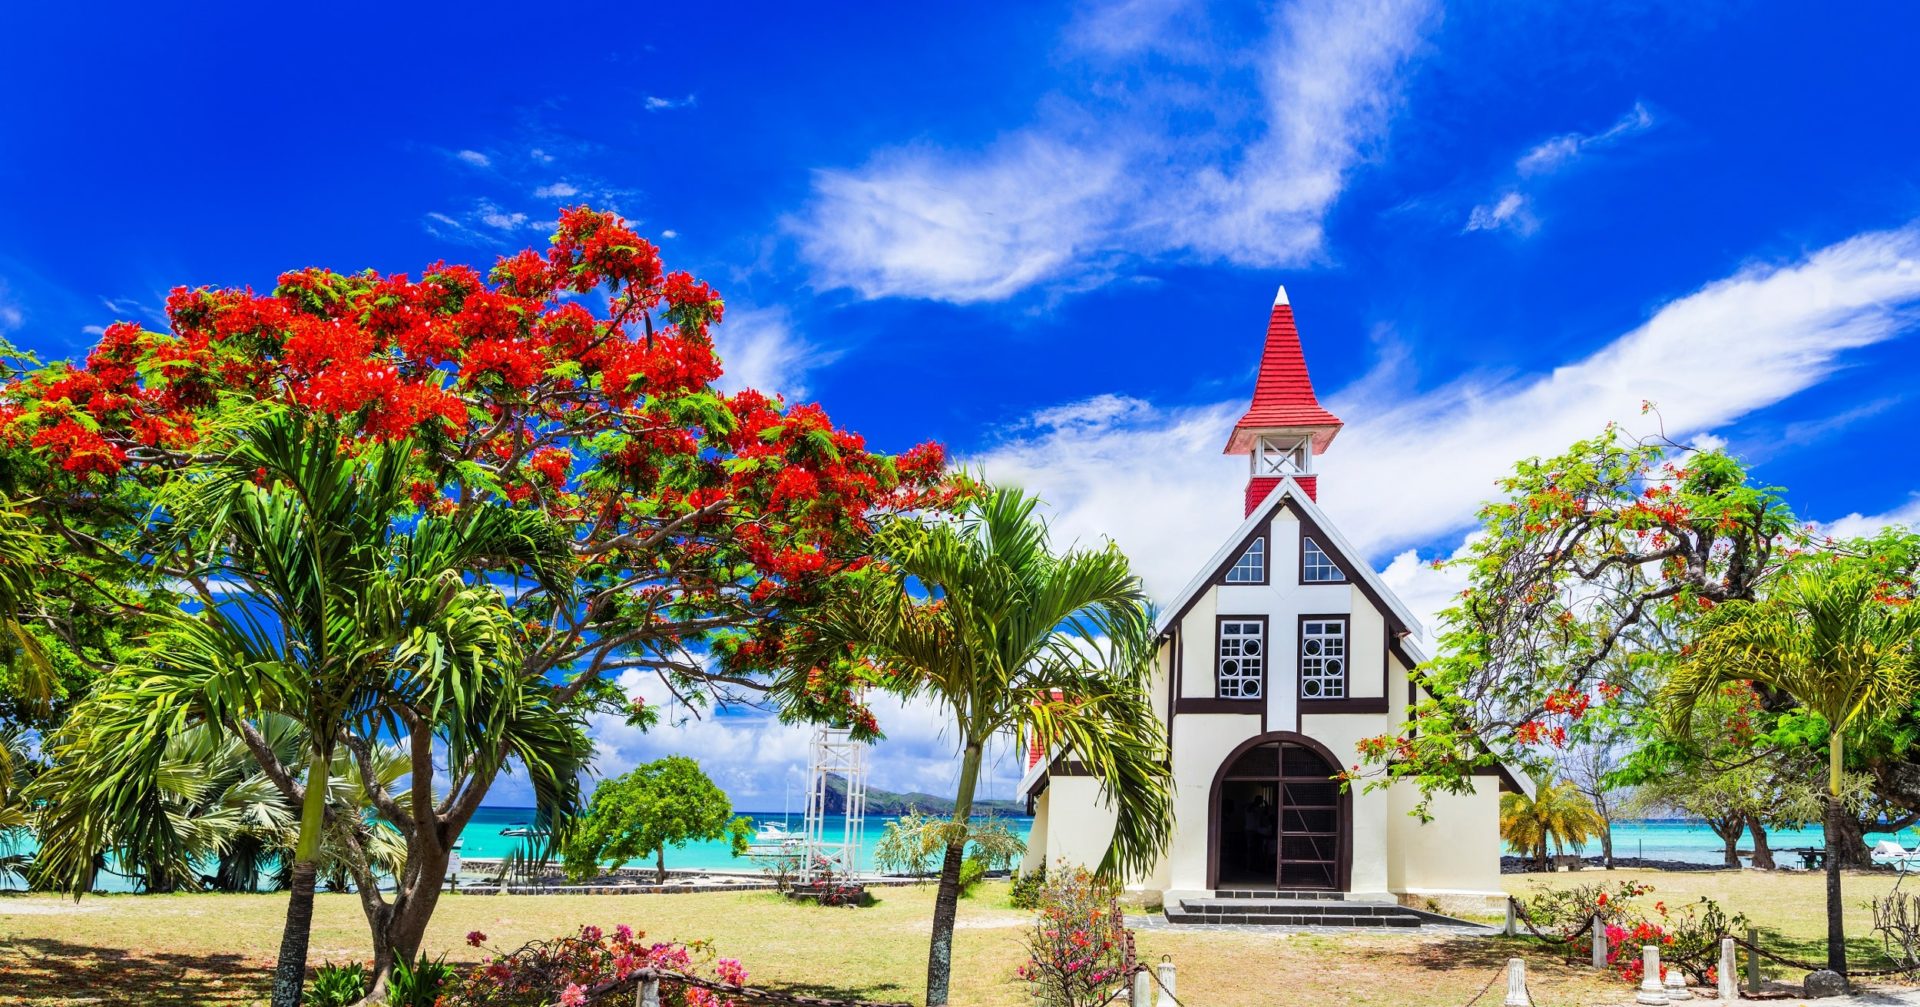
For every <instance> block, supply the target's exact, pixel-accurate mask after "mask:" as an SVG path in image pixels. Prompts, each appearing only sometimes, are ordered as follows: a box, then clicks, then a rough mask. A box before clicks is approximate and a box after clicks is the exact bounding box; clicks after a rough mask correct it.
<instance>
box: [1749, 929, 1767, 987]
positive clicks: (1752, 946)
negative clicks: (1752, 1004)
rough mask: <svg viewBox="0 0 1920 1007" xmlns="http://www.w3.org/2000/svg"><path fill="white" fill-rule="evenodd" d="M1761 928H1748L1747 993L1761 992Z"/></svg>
mask: <svg viewBox="0 0 1920 1007" xmlns="http://www.w3.org/2000/svg"><path fill="white" fill-rule="evenodd" d="M1763 981H1764V980H1763V979H1761V977H1760V928H1759V927H1748V928H1747V992H1748V993H1758V992H1760V984H1761V983H1762V982H1763Z"/></svg>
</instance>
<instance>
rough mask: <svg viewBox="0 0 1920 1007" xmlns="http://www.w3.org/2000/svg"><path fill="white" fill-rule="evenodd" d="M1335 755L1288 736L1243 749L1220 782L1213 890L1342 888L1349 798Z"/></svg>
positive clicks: (1224, 769) (1273, 736)
mask: <svg viewBox="0 0 1920 1007" xmlns="http://www.w3.org/2000/svg"><path fill="white" fill-rule="evenodd" d="M1337 772H1339V767H1338V766H1336V765H1335V763H1334V761H1333V759H1332V758H1330V753H1328V752H1327V751H1326V749H1325V748H1323V747H1321V746H1320V745H1319V744H1317V743H1315V742H1313V741H1311V740H1309V739H1308V738H1306V737H1304V736H1302V735H1298V734H1293V733H1290V732H1282V733H1279V734H1269V735H1266V736H1264V737H1260V738H1255V739H1254V740H1252V741H1250V742H1248V743H1247V744H1245V745H1242V746H1241V747H1240V749H1239V750H1238V751H1236V752H1235V753H1234V754H1233V755H1231V756H1229V757H1228V758H1227V761H1226V763H1225V764H1224V765H1223V766H1222V768H1221V770H1220V775H1219V777H1218V778H1217V779H1216V780H1215V781H1214V785H1213V840H1214V842H1213V850H1212V862H1211V867H1212V870H1211V871H1210V873H1211V874H1212V887H1214V888H1215V889H1221V888H1233V889H1252V890H1275V889H1278V890H1284V891H1295V890H1304V889H1332V890H1336V891H1338V890H1342V889H1344V888H1345V887H1346V877H1347V858H1348V853H1347V851H1348V849H1349V848H1350V847H1349V838H1348V836H1347V834H1346V832H1347V828H1348V825H1349V822H1350V821H1351V818H1350V811H1349V807H1348V797H1349V795H1347V794H1344V793H1342V792H1341V790H1340V784H1339V782H1338V781H1336V780H1334V779H1333V775H1334V774H1335V773H1337Z"/></svg>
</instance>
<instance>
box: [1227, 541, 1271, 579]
mask: <svg viewBox="0 0 1920 1007" xmlns="http://www.w3.org/2000/svg"><path fill="white" fill-rule="evenodd" d="M1266 582H1267V537H1266V536H1265V535H1262V536H1260V537H1259V538H1256V539H1254V540H1253V541H1252V542H1249V543H1247V551H1246V552H1243V553H1241V554H1240V558H1239V559H1237V560H1234V561H1233V566H1232V567H1231V568H1230V569H1228V570H1227V583H1229V584H1265V583H1266Z"/></svg>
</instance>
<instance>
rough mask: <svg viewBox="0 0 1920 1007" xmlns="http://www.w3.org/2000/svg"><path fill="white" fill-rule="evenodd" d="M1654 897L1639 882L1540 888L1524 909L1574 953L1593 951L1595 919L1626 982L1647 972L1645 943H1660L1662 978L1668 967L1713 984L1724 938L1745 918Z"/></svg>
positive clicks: (1708, 904) (1703, 904) (1711, 906)
mask: <svg viewBox="0 0 1920 1007" xmlns="http://www.w3.org/2000/svg"><path fill="white" fill-rule="evenodd" d="M1652 893H1653V886H1652V885H1649V884H1645V883H1643V882H1638V881H1620V882H1617V883H1616V884H1614V885H1612V886H1608V885H1605V884H1591V885H1580V886H1577V887H1574V888H1566V889H1541V890H1539V891H1536V892H1534V894H1533V896H1532V897H1531V898H1529V899H1528V900H1527V901H1526V902H1525V903H1523V904H1522V906H1521V908H1522V911H1523V912H1524V913H1525V916H1526V919H1527V921H1528V922H1529V923H1531V924H1532V926H1533V929H1535V930H1537V931H1539V932H1540V933H1541V934H1543V935H1545V936H1546V937H1548V938H1549V939H1552V938H1558V939H1559V940H1560V941H1562V942H1564V943H1565V944H1566V946H1567V951H1568V953H1569V954H1570V955H1573V954H1584V955H1591V954H1592V953H1593V930H1592V929H1591V928H1589V927H1588V921H1589V920H1590V919H1591V920H1594V921H1596V922H1597V923H1598V926H1599V928H1600V929H1601V931H1602V932H1604V933H1605V934H1606V936H1607V964H1608V966H1609V967H1611V968H1614V969H1616V970H1618V971H1619V973H1620V976H1621V978H1623V979H1625V980H1627V981H1628V982H1631V983H1638V982H1639V981H1640V979H1641V976H1642V975H1643V973H1644V971H1645V965H1644V963H1643V962H1642V959H1641V957H1640V949H1641V948H1642V947H1643V946H1645V945H1647V944H1658V945H1660V961H1661V977H1662V978H1665V976H1666V970H1667V968H1668V967H1677V968H1682V969H1685V970H1686V971H1687V972H1690V973H1692V974H1693V975H1694V976H1696V977H1698V978H1700V979H1703V980H1706V981H1712V979H1713V978H1714V975H1713V973H1714V968H1713V963H1714V961H1715V960H1716V959H1717V958H1718V956H1719V943H1720V938H1722V937H1724V936H1726V935H1727V934H1730V933H1733V932H1734V931H1735V930H1736V929H1738V928H1740V927H1744V926H1745V925H1746V922H1747V921H1746V917H1745V916H1741V915H1734V916H1728V915H1727V913H1726V911H1725V910H1723V909H1721V908H1720V906H1719V904H1718V903H1715V902H1714V901H1713V900H1711V899H1708V898H1706V897H1705V896H1702V897H1701V898H1700V900H1699V901H1697V902H1692V903H1688V904H1687V905H1683V906H1679V907H1672V906H1668V905H1667V903H1666V902H1665V901H1664V900H1655V901H1654V902H1653V903H1652V904H1651V905H1648V904H1647V902H1646V897H1647V896H1649V895H1651V894H1652Z"/></svg>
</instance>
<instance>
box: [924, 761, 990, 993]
mask: <svg viewBox="0 0 1920 1007" xmlns="http://www.w3.org/2000/svg"><path fill="white" fill-rule="evenodd" d="M980 755H981V746H980V743H979V742H977V741H969V742H967V747H966V750H965V752H964V753H963V754H962V755H961V757H960V786H959V788H958V789H957V790H956V791H955V792H954V795H953V822H952V824H950V825H948V826H947V855H946V859H945V860H943V861H941V864H940V891H939V892H938V893H937V894H936V895H935V896H934V899H933V943H932V946H930V947H929V948H928V949H927V1007H943V1005H944V1004H945V1003H946V1002H947V986H948V984H949V983H950V981H951V980H952V978H953V921H954V917H955V916H958V915H959V913H960V862H961V861H962V860H964V859H966V855H967V820H968V819H969V818H970V817H971V816H972V815H973V788H974V784H975V783H977V782H978V780H979V776H980Z"/></svg>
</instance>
